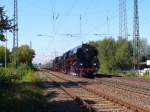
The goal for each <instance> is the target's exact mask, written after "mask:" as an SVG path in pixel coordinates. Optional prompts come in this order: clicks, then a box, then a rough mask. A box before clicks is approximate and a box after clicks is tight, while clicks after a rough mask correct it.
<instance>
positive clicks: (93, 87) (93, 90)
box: [52, 73, 149, 112]
mask: <svg viewBox="0 0 150 112" xmlns="http://www.w3.org/2000/svg"><path fill="white" fill-rule="evenodd" d="M52 74H53V75H54V76H55V77H57V78H60V79H61V80H64V81H71V82H74V81H75V82H78V85H79V86H80V89H81V88H82V89H84V91H83V92H82V93H86V92H87V91H89V92H90V93H92V94H93V95H94V96H93V97H94V98H93V100H94V99H96V98H98V97H103V98H104V99H105V100H106V101H108V100H109V101H111V103H112V102H114V103H113V105H116V104H117V106H119V105H123V106H122V107H123V109H124V107H127V108H129V109H130V110H133V111H137V112H149V110H148V109H147V108H145V107H142V106H141V105H140V106H138V105H134V103H133V102H129V101H127V100H121V99H118V97H115V96H112V95H111V94H110V91H112V90H111V89H109V88H108V90H110V91H109V92H108V91H97V90H96V89H97V88H98V86H96V85H87V86H86V85H85V83H87V82H86V80H85V78H81V79H80V78H76V77H70V76H65V75H63V76H61V75H60V74H59V73H58V74H56V73H55V74H54V73H52ZM81 80H82V81H81ZM103 87H104V86H103ZM105 89H106V88H105ZM85 90H86V91H85ZM100 90H103V88H102V89H100ZM71 91H74V92H73V93H80V91H82V90H79V91H78V90H77V88H73V90H71ZM117 91H118V90H117ZM112 92H113V91H112ZM90 95H91V94H90ZM91 96H92V95H91ZM95 96H96V97H95ZM82 97H83V96H81V98H82ZM88 97H89V98H91V97H90V96H88ZM85 98H87V96H86V97H85ZM84 100H85V101H86V99H84ZM94 102H96V101H94ZM99 102H101V101H99ZM118 104H119V105H118ZM90 105H92V107H93V106H94V105H99V106H100V105H101V104H97V103H95V104H90ZM106 107H107V106H106ZM114 108H115V107H114ZM116 108H117V107H116ZM121 109H122V108H121ZM130 110H123V111H130ZM116 111H117V110H116ZM120 111H122V110H120Z"/></svg>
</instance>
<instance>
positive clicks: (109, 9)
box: [0, 0, 150, 63]
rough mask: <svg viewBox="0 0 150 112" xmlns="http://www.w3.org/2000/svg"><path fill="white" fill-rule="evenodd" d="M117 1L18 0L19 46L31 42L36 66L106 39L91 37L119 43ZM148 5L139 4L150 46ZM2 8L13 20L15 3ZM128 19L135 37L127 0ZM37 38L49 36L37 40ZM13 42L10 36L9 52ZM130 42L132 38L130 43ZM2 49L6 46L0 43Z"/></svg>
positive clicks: (0, 1)
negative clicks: (107, 38) (88, 43)
mask: <svg viewBox="0 0 150 112" xmlns="http://www.w3.org/2000/svg"><path fill="white" fill-rule="evenodd" d="M118 1H119V0H18V18H19V21H18V24H19V46H21V45H23V44H28V45H29V44H30V41H31V42H32V48H33V49H34V50H35V52H36V57H35V59H34V62H35V63H45V62H47V61H49V60H50V59H53V58H54V57H55V56H57V55H61V54H62V53H64V52H66V51H67V50H69V49H72V48H74V47H76V46H78V45H81V44H82V43H85V42H88V41H90V40H100V39H103V36H93V35H91V34H94V33H99V34H108V33H110V34H111V35H112V36H113V37H114V38H115V39H116V38H117V36H118V32H119V11H118V9H119V6H118ZM149 4H150V0H139V16H140V36H141V37H143V38H146V39H147V40H148V42H149V43H150V39H149V35H150V30H149V29H150V22H149V21H150V13H149V10H150V7H149ZM0 5H2V6H4V7H5V10H6V14H7V15H8V16H9V17H10V18H13V0H0ZM53 14H54V15H55V22H54V21H53ZM80 16H81V21H80ZM107 17H108V18H109V19H108V21H107ZM127 18H128V22H127V25H128V34H130V35H132V33H133V0H127ZM107 23H108V25H107ZM80 26H81V27H80ZM108 27H109V31H108ZM80 29H81V30H80ZM80 32H81V35H80V36H75V37H71V36H64V35H63V34H80ZM38 34H42V35H48V36H37V35H38ZM85 34H86V35H85ZM12 38H13V36H12V34H11V33H8V48H10V49H11V48H12V46H13V41H12ZM131 38H132V37H131V36H130V37H129V39H131ZM0 45H4V43H2V42H1V43H0Z"/></svg>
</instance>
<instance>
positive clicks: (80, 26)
mask: <svg viewBox="0 0 150 112" xmlns="http://www.w3.org/2000/svg"><path fill="white" fill-rule="evenodd" d="M81 35H82V16H81V15H80V36H81Z"/></svg>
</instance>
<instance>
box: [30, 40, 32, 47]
mask: <svg viewBox="0 0 150 112" xmlns="http://www.w3.org/2000/svg"><path fill="white" fill-rule="evenodd" d="M30 48H31V49H32V41H30Z"/></svg>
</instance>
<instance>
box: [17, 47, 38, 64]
mask: <svg viewBox="0 0 150 112" xmlns="http://www.w3.org/2000/svg"><path fill="white" fill-rule="evenodd" d="M17 56H18V60H19V63H25V64H28V65H29V66H32V60H33V58H34V57H35V51H34V50H33V49H31V48H30V47H29V46H28V45H22V46H20V47H19V48H18V49H17Z"/></svg>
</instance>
